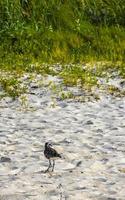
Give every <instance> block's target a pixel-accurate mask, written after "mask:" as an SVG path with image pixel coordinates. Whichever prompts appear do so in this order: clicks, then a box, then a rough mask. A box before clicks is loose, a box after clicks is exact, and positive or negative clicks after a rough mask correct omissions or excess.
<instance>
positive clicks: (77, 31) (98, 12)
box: [0, 0, 125, 97]
mask: <svg viewBox="0 0 125 200" xmlns="http://www.w3.org/2000/svg"><path fill="white" fill-rule="evenodd" d="M124 13H125V1H123V0H117V1H116V0H110V1H108V0H76V1H74V0H71V1H67V0H47V1H46V0H42V1H39V0H9V1H8V0H0V69H2V70H4V71H9V72H10V71H11V72H14V73H16V74H18V76H20V75H21V74H22V73H23V72H37V73H42V74H43V73H44V74H53V75H54V74H59V75H60V76H61V77H62V78H63V79H64V83H65V84H66V85H77V84H78V82H80V84H81V85H82V86H83V87H85V86H86V85H87V87H91V86H92V85H95V84H97V75H99V76H102V75H103V74H106V71H107V69H108V70H110V69H113V70H114V69H115V70H117V71H118V74H119V75H121V76H122V77H124V78H125V65H124V61H125V56H124V54H125V20H124ZM57 62H59V63H61V64H62V65H63V64H66V63H80V64H83V63H90V66H91V65H92V66H93V63H99V67H97V70H96V74H95V73H93V70H92V69H91V67H90V66H89V67H88V70H84V69H83V68H82V67H81V66H77V65H75V67H70V69H69V68H68V67H64V68H63V69H62V70H61V72H60V73H57V72H55V69H54V67H53V68H52V67H50V66H49V65H45V64H44V63H49V64H52V63H57ZM0 83H1V85H2V87H3V88H4V89H5V90H6V92H7V93H8V94H9V95H11V96H14V97H16V96H19V95H20V94H21V93H22V92H23V91H24V89H19V91H18V89H16V88H18V87H19V83H18V81H17V77H16V76H15V75H13V77H11V79H9V80H8V79H5V80H3V78H0ZM12 85H13V86H14V92H13V90H12V91H11V89H12V88H11V86H12ZM10 88H11V89H10Z"/></svg>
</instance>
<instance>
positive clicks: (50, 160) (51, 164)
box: [45, 159, 52, 172]
mask: <svg viewBox="0 0 125 200" xmlns="http://www.w3.org/2000/svg"><path fill="white" fill-rule="evenodd" d="M51 166H52V164H51V160H50V159H49V166H48V168H47V169H46V171H45V172H48V171H49V168H50V167H51Z"/></svg>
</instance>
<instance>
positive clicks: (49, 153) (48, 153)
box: [44, 142, 61, 172]
mask: <svg viewBox="0 0 125 200" xmlns="http://www.w3.org/2000/svg"><path fill="white" fill-rule="evenodd" d="M44 156H45V157H46V158H47V159H48V160H49V166H48V168H47V169H46V171H45V172H48V171H49V169H50V168H51V167H52V172H53V171H54V167H55V159H56V158H61V155H60V154H59V153H58V152H57V151H56V150H55V149H54V148H53V147H52V144H51V143H50V142H46V143H45V149H44ZM52 161H53V164H52Z"/></svg>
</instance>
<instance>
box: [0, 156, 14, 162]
mask: <svg viewBox="0 0 125 200" xmlns="http://www.w3.org/2000/svg"><path fill="white" fill-rule="evenodd" d="M0 161H1V162H11V159H10V158H9V157H4V156H3V157H1V159H0Z"/></svg>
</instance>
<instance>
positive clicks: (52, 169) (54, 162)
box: [52, 160, 55, 172]
mask: <svg viewBox="0 0 125 200" xmlns="http://www.w3.org/2000/svg"><path fill="white" fill-rule="evenodd" d="M54 167H55V160H53V166H52V172H53V171H54Z"/></svg>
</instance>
